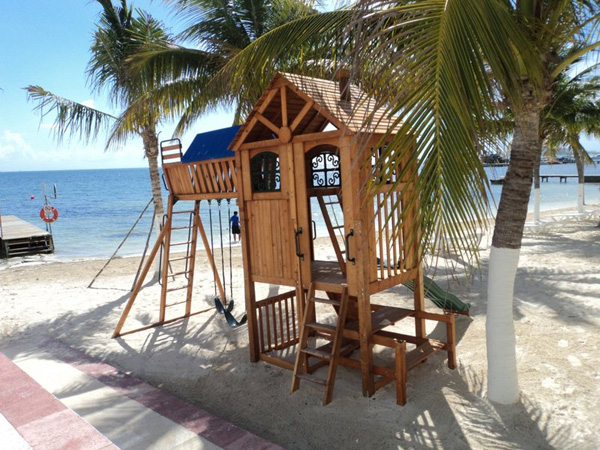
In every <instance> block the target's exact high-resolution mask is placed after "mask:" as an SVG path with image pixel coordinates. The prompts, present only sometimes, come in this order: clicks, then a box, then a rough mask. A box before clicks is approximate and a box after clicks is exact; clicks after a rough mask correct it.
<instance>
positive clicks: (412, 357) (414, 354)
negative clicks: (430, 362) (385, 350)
mask: <svg viewBox="0 0 600 450" xmlns="http://www.w3.org/2000/svg"><path fill="white" fill-rule="evenodd" d="M443 348H444V343H443V342H441V341H438V340H435V339H429V340H428V341H427V342H425V343H424V344H421V345H419V346H418V347H417V348H415V349H414V350H411V351H410V352H407V353H406V370H410V369H412V368H414V367H415V366H417V365H419V363H421V362H423V361H425V360H426V359H427V358H429V357H430V356H431V355H433V354H434V353H436V352H439V351H440V350H442V349H443Z"/></svg>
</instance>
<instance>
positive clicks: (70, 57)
mask: <svg viewBox="0 0 600 450" xmlns="http://www.w3.org/2000/svg"><path fill="white" fill-rule="evenodd" d="M133 4H134V6H135V7H138V8H142V9H144V10H146V11H148V12H150V13H151V14H152V15H153V16H154V17H156V18H157V19H160V20H162V21H163V22H165V24H166V25H167V27H168V28H170V29H171V31H174V32H176V31H179V29H177V27H176V26H175V25H176V23H177V20H175V19H174V18H173V15H172V14H171V10H170V9H167V7H166V6H164V4H163V3H162V2H161V1H159V0H153V1H152V0H133ZM99 12H100V6H99V5H98V4H97V3H96V2H95V1H92V0H54V1H51V0H27V1H18V2H9V1H7V0H5V1H3V2H2V13H1V15H2V27H0V89H1V90H0V171H7V172H9V171H24V170H64V169H99V168H128V167H147V166H148V164H147V162H146V160H145V159H144V157H143V147H142V142H141V140H140V139H130V140H129V141H127V143H126V144H124V146H123V147H122V148H120V149H118V150H109V151H105V150H104V144H105V142H106V136H105V135H103V134H100V135H99V138H98V141H97V142H93V143H89V144H86V143H82V142H79V141H78V140H77V139H72V140H70V141H64V142H62V143H57V142H56V141H55V139H54V138H53V136H52V134H51V131H52V130H51V127H52V124H53V122H54V116H53V115H48V116H46V117H45V118H40V114H39V113H38V112H35V111H34V107H35V103H33V102H28V101H27V96H26V92H25V91H24V90H23V88H24V87H26V86H28V85H39V86H42V87H43V88H44V89H46V90H48V91H51V92H53V93H54V94H56V95H59V96H61V97H65V98H68V99H70V100H74V101H77V102H80V103H84V104H86V105H90V106H93V107H95V108H98V109H100V110H102V111H106V112H109V113H113V114H117V113H119V112H120V111H118V110H116V109H115V108H113V107H111V105H110V104H109V103H108V102H107V101H106V97H105V96H102V95H92V91H91V89H90V88H89V87H88V85H87V84H86V82H87V78H86V67H87V63H88V61H89V57H90V53H89V48H90V44H91V41H92V33H93V30H94V24H95V22H96V19H97V17H98V14H99ZM232 120H233V114H232V113H231V112H228V111H221V112H218V113H216V114H211V115H210V116H208V117H205V118H203V119H200V120H199V121H198V122H197V123H196V124H195V126H193V127H192V131H190V132H188V133H187V134H186V135H184V136H183V137H182V142H183V145H184V149H185V148H187V146H188V145H189V144H190V143H191V141H192V140H193V138H194V136H195V134H196V133H199V132H203V131H209V130H213V129H217V128H223V127H226V126H229V125H231V122H232ZM173 129H174V124H167V125H166V126H163V127H162V129H161V133H160V135H159V139H161V140H162V139H168V138H170V137H171V135H172V132H173Z"/></svg>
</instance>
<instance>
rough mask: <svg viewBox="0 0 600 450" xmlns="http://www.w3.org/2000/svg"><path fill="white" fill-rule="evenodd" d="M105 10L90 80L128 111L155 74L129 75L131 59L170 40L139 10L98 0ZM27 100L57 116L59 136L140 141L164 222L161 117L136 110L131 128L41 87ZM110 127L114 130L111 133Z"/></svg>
mask: <svg viewBox="0 0 600 450" xmlns="http://www.w3.org/2000/svg"><path fill="white" fill-rule="evenodd" d="M97 1H98V3H99V4H100V5H101V6H102V11H101V14H100V19H99V23H98V25H97V29H96V31H95V33H94V38H93V42H92V47H91V58H90V61H89V63H88V69H87V74H88V81H89V85H90V86H91V88H92V91H93V92H94V93H101V92H106V93H108V97H109V99H110V101H111V105H112V106H113V107H114V108H115V109H119V108H121V109H125V108H127V106H128V105H129V104H130V103H132V102H133V101H134V100H135V99H136V98H137V97H139V96H140V95H142V93H143V92H145V91H146V90H147V89H148V84H147V80H148V79H149V78H150V77H151V74H148V73H141V72H139V71H137V72H134V71H131V70H130V69H129V67H128V65H127V61H128V58H129V57H131V55H133V54H136V53H139V52H142V51H145V50H149V49H152V48H155V47H156V46H161V47H163V46H165V45H167V44H169V43H170V42H171V41H172V39H171V37H170V36H169V35H168V34H167V33H166V32H165V31H164V26H163V25H162V23H160V22H158V21H156V20H155V19H153V18H152V17H151V16H149V15H148V14H146V13H145V12H143V11H141V10H137V11H136V17H134V14H133V9H132V8H131V7H130V6H129V5H128V4H127V0H121V1H120V4H119V5H113V3H112V1H111V0H97ZM25 89H26V90H27V92H28V97H29V99H31V100H33V101H35V102H37V105H36V109H37V110H39V111H40V113H41V115H42V117H43V116H46V115H48V114H54V115H55V127H54V130H55V137H56V138H57V140H58V141H61V140H62V139H63V138H64V137H67V136H69V137H77V138H79V139H81V140H83V141H89V140H93V139H95V138H97V136H98V134H99V133H100V132H101V131H109V130H110V136H109V138H108V140H107V144H106V148H107V149H108V148H109V147H112V146H116V145H117V144H120V143H123V142H124V141H125V140H126V139H128V138H130V137H133V136H138V137H141V138H142V142H143V147H144V154H145V156H146V158H147V159H148V166H149V170H150V180H151V183H152V197H153V201H154V207H155V220H156V221H157V222H158V223H160V220H161V219H162V215H163V213H164V208H163V201H162V195H161V186H160V175H159V171H158V136H157V130H156V128H157V125H158V124H159V122H160V117H159V116H157V115H156V114H155V111H154V110H152V109H150V108H147V109H145V110H141V109H138V110H137V114H136V115H135V116H134V117H132V119H131V120H130V122H129V123H127V124H123V123H122V122H121V121H119V120H118V114H110V113H107V112H103V111H100V110H98V109H95V108H92V107H89V106H86V105H83V104H81V103H78V102H74V101H72V100H68V99H65V98H63V97H60V96H58V95H56V94H53V93H52V92H49V91H47V90H45V89H43V88H42V87H40V86H28V87H27V88H25ZM111 126H112V128H111Z"/></svg>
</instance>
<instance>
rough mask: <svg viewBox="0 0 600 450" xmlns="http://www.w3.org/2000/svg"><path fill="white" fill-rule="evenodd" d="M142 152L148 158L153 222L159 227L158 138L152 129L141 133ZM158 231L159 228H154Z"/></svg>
mask: <svg viewBox="0 0 600 450" xmlns="http://www.w3.org/2000/svg"><path fill="white" fill-rule="evenodd" d="M142 139H143V142H144V152H145V154H146V158H148V167H149V169H150V184H151V186H152V200H153V202H154V220H155V222H156V225H159V224H160V222H161V221H162V217H163V215H164V212H165V210H164V206H163V198H162V190H161V186H160V173H159V171H158V137H157V136H156V132H155V130H154V127H153V126H152V127H146V128H145V129H144V131H143V132H142ZM156 229H157V230H160V226H159V227H157V228H156Z"/></svg>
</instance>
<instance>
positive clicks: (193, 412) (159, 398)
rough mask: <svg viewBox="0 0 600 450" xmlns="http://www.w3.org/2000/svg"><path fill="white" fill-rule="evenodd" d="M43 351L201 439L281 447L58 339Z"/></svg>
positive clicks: (232, 446) (262, 449)
mask: <svg viewBox="0 0 600 450" xmlns="http://www.w3.org/2000/svg"><path fill="white" fill-rule="evenodd" d="M44 347H45V350H47V351H48V352H50V353H52V355H53V356H55V357H56V358H58V359H60V360H61V361H64V362H66V363H68V364H70V365H72V366H73V367H75V368H77V369H78V370H80V371H81V372H83V373H85V374H86V375H89V376H90V377H92V378H95V379H96V380H98V381H100V382H102V383H104V384H105V385H107V386H110V387H111V388H113V389H115V390H116V391H118V392H119V393H121V394H122V395H125V396H127V397H129V398H130V399H132V400H135V401H137V402H138V403H140V404H142V405H144V406H145V407H147V408H149V409H151V410H153V411H155V412H156V413H158V414H160V415H162V416H164V417H166V418H168V419H170V420H172V421H173V422H175V423H177V424H179V425H181V426H182V427H185V428H187V429H188V430H190V431H193V432H194V433H196V434H197V435H199V436H202V437H203V438H204V439H206V440H208V441H210V442H212V443H213V444H215V445H218V446H219V447H222V448H224V449H226V450H238V449H244V450H281V449H282V447H280V446H278V445H275V444H273V443H272V442H269V441H267V440H265V439H263V438H261V437H259V436H256V435H255V434H252V433H250V432H249V431H246V430H244V429H243V428H240V427H238V426H236V425H233V424H232V423H230V422H228V421H226V420H224V419H221V418H219V417H216V416H214V415H212V414H210V413H209V412H208V411H205V410H203V409H201V408H198V407H196V406H194V405H191V404H190V403H187V402H185V401H184V400H182V399H180V398H179V397H176V396H174V395H171V394H169V393H167V392H164V391H161V390H160V389H157V388H155V387H154V386H151V385H149V384H148V383H145V382H144V381H142V380H140V379H139V378H136V377H134V376H131V375H128V374H126V373H123V372H120V371H119V370H118V369H116V368H115V367H113V366H111V365H109V364H106V363H103V362H99V361H97V360H95V359H93V358H91V357H90V356H88V355H86V354H85V353H83V352H81V351H79V350H77V349H74V348H72V347H69V346H67V345H66V344H64V343H62V342H60V341H49V342H48V343H47V344H46V345H45V346H44Z"/></svg>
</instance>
